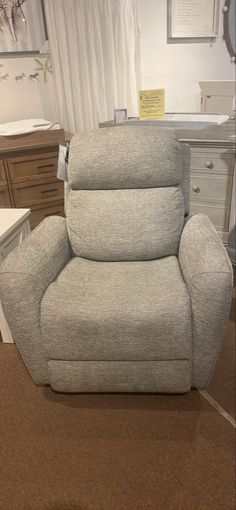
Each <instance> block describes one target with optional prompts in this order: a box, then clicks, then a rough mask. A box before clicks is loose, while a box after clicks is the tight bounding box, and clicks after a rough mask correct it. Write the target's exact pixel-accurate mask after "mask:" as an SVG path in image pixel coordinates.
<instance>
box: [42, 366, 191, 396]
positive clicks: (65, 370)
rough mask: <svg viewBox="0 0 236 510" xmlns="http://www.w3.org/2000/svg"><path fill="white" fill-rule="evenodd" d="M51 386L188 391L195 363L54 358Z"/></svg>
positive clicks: (69, 389)
mask: <svg viewBox="0 0 236 510" xmlns="http://www.w3.org/2000/svg"><path fill="white" fill-rule="evenodd" d="M48 370H49V376H50V382H51V386H52V388H53V389H54V390H56V391H67V392H71V393H73V392H90V391H91V392H95V391H100V392H102V391H104V392H112V391H119V392H131V391H132V392H165V393H173V392H178V393H184V392H186V391H189V390H190V387H191V362H190V361H187V360H173V361H138V362H137V361H136V362H135V361H129V362H124V361H123V362H119V361H54V360H51V361H49V362H48Z"/></svg>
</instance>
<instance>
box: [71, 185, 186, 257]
mask: <svg viewBox="0 0 236 510" xmlns="http://www.w3.org/2000/svg"><path fill="white" fill-rule="evenodd" d="M70 195H71V197H70V201H69V204H68V208H67V226H68V233H69V238H70V243H71V246H72V249H73V252H74V254H75V255H78V256H80V257H85V258H89V259H94V260H101V261H119V260H120V261H121V260H150V259H157V258H160V257H165V256H168V255H177V253H178V249H179V240H180V235H181V231H182V227H183V221H184V210H183V195H182V192H181V190H180V189H179V188H178V187H165V188H158V189H157V188H151V189H143V190H141V189H138V190H137V189H127V190H124V189H122V190H105V191H102V190H98V191H97V190H93V191H91V190H89V191H87V190H83V191H71V192H70Z"/></svg>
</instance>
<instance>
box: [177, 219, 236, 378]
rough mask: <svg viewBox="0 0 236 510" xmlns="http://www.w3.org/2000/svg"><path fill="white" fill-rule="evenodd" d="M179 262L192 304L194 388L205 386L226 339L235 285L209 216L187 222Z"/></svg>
mask: <svg viewBox="0 0 236 510" xmlns="http://www.w3.org/2000/svg"><path fill="white" fill-rule="evenodd" d="M179 262H180V265H181V269H182V272H183V276H184V279H185V282H186V284H187V287H188V291H189V294H190V298H191V305H192V320H193V324H192V329H193V373H192V385H193V386H196V387H205V386H206V385H207V383H208V380H209V379H210V376H211V373H212V371H213V368H214V365H215V362H216V359H217V355H218V353H219V349H220V346H221V342H222V339H223V335H224V330H225V326H226V323H227V320H228V316H229V309H230V302H231V290H232V284H233V279H232V267H231V264H230V260H229V258H228V255H227V253H226V250H225V248H224V246H223V244H222V242H221V241H220V239H219V237H218V235H217V232H216V230H215V228H214V227H213V225H212V224H211V222H210V220H209V219H208V217H207V216H204V215H203V214H196V215H194V216H192V217H190V218H189V220H188V221H187V223H186V225H185V227H184V230H183V233H182V237H181V241H180V250H179Z"/></svg>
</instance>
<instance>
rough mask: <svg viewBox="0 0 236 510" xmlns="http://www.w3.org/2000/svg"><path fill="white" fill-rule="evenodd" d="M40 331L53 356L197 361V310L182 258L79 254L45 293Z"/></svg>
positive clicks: (46, 346) (94, 358) (47, 348)
mask: <svg viewBox="0 0 236 510" xmlns="http://www.w3.org/2000/svg"><path fill="white" fill-rule="evenodd" d="M41 328H42V339H43V342H44V345H45V348H46V351H47V358H48V359H61V360H79V361H81V360H130V361H135V360H173V359H174V360H175V359H188V360H189V359H191V308H190V301H189V296H188V293H187V290H186V286H185V284H184V282H183V278H182V274H181V271H180V268H179V263H178V259H177V258H176V257H166V258H163V259H160V260H155V261H148V262H120V263H116V262H110V263H109V262H94V261H89V260H85V259H80V258H79V257H75V258H74V259H72V260H71V261H70V262H69V264H67V266H66V267H65V269H64V270H63V271H62V272H61V273H60V274H59V276H58V278H57V280H56V281H55V282H53V283H52V284H51V285H50V286H49V287H48V289H47V291H46V292H45V294H44V296H43V300H42V305H41Z"/></svg>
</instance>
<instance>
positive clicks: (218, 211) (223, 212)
mask: <svg viewBox="0 0 236 510" xmlns="http://www.w3.org/2000/svg"><path fill="white" fill-rule="evenodd" d="M197 213H201V214H206V215H207V216H208V217H209V219H210V220H211V222H212V223H213V225H214V227H215V228H216V230H220V231H225V232H228V231H229V216H230V205H227V206H224V205H214V204H200V203H199V204H196V203H193V202H192V203H191V205H190V214H197Z"/></svg>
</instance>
